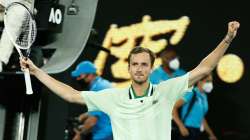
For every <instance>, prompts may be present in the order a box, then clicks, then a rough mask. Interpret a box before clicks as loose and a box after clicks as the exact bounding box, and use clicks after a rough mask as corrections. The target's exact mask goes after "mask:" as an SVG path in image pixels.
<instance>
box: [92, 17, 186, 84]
mask: <svg viewBox="0 0 250 140" xmlns="http://www.w3.org/2000/svg"><path fill="white" fill-rule="evenodd" d="M189 23H190V20H189V18H188V17H186V16H183V17H181V18H179V19H177V20H156V21H151V17H150V16H149V15H146V16H144V17H143V18H142V22H141V23H135V24H131V25H129V26H123V27H120V28H118V26H117V25H116V24H112V25H111V26H110V29H109V30H108V31H107V33H106V36H105V38H104V41H103V44H102V46H103V47H105V48H106V49H109V50H110V52H111V54H112V55H113V56H116V57H117V58H118V60H117V61H116V62H115V63H113V64H112V66H111V73H112V75H113V77H114V78H119V79H125V81H124V82H122V83H117V86H123V85H127V83H128V82H129V79H130V75H129V73H128V71H127V70H128V67H127V66H128V65H127V62H126V61H127V57H128V54H129V52H130V50H131V49H132V48H134V47H135V46H136V45H137V44H136V43H137V42H136V41H137V40H138V39H140V38H141V42H140V44H139V45H140V46H142V47H146V48H149V49H150V50H152V51H153V52H154V53H159V52H161V51H162V50H163V49H164V48H166V47H167V46H168V44H169V43H170V44H171V45H176V44H178V43H179V42H180V41H181V39H182V38H183V36H184V34H185V32H186V30H187V27H188V25H189ZM168 33H173V34H171V37H170V39H169V40H166V39H164V38H162V39H158V40H153V39H152V38H153V37H154V36H157V35H164V34H168ZM107 57H108V54H107V53H106V52H103V51H100V52H99V54H98V55H97V58H96V60H95V62H94V63H95V65H96V66H97V69H98V73H99V74H102V73H103V69H104V66H105V63H106V61H107ZM159 64H161V61H160V59H159V58H157V59H156V63H155V66H158V65H159Z"/></svg>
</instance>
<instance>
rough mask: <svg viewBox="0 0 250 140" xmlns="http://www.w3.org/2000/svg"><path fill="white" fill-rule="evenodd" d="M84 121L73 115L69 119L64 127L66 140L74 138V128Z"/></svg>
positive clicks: (77, 127)
mask: <svg viewBox="0 0 250 140" xmlns="http://www.w3.org/2000/svg"><path fill="white" fill-rule="evenodd" d="M81 125H82V123H81V122H80V121H79V119H78V118H77V117H71V118H68V119H67V123H66V127H65V129H64V140H72V138H73V137H74V135H75V131H74V129H78V130H79V128H80V127H81Z"/></svg>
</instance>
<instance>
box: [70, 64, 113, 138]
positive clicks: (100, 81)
mask: <svg viewBox="0 0 250 140" xmlns="http://www.w3.org/2000/svg"><path fill="white" fill-rule="evenodd" d="M71 76H72V77H74V78H76V80H77V81H78V82H79V83H80V84H88V85H89V90H90V91H100V90H103V89H107V88H111V87H112V84H111V82H109V81H108V80H106V79H104V78H102V77H101V76H98V75H97V74H96V67H95V65H94V64H93V63H92V62H90V61H82V62H81V63H79V64H78V65H77V67H76V69H75V70H74V71H72V72H71ZM79 121H80V122H82V123H83V125H82V126H81V127H80V128H79V129H78V130H77V129H75V136H74V137H73V139H72V140H81V135H82V134H83V135H85V134H87V133H89V132H90V130H91V132H92V140H112V139H113V136H112V129H111V123H110V118H109V117H108V115H107V114H105V113H104V112H102V111H90V112H86V113H82V114H80V115H79Z"/></svg>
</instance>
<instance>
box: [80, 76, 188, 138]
mask: <svg viewBox="0 0 250 140" xmlns="http://www.w3.org/2000/svg"><path fill="white" fill-rule="evenodd" d="M188 79H189V73H187V74H185V75H184V76H181V77H177V78H173V79H170V80H167V81H163V82H161V83H160V84H158V85H150V87H149V89H148V93H147V96H144V97H141V98H135V97H134V96H133V94H132V93H131V92H133V91H132V90H131V88H130V87H129V88H111V89H105V90H102V91H98V94H93V93H92V92H93V91H83V92H82V93H81V95H82V97H83V98H84V101H85V102H86V105H87V107H88V110H89V111H95V110H100V111H103V112H105V113H107V114H108V115H109V116H110V119H111V124H112V130H113V136H114V140H171V119H172V109H173V106H174V103H175V101H176V100H177V99H178V98H179V97H181V96H182V94H184V93H185V91H187V90H188Z"/></svg>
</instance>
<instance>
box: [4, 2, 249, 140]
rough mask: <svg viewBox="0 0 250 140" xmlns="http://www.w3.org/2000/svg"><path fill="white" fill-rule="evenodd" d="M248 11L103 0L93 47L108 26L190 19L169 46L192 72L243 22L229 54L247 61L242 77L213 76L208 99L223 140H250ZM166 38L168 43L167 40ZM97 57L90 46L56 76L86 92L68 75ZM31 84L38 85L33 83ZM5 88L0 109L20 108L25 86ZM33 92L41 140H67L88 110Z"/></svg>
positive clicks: (235, 5)
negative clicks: (72, 121)
mask: <svg viewBox="0 0 250 140" xmlns="http://www.w3.org/2000/svg"><path fill="white" fill-rule="evenodd" d="M76 2H77V0H76ZM248 9H249V7H248V4H246V1H228V0H220V1H215V0H210V1H207V0H203V1H194V0H189V1H184V0H174V1H166V0H154V1H150V0H147V1H146V0H144V1H143V0H134V1H131V0H124V1H119V0H100V1H99V4H98V8H97V13H96V18H95V21H94V26H93V28H95V29H96V30H97V31H98V33H99V35H98V36H97V37H95V38H94V41H95V42H97V43H99V44H101V43H102V41H103V39H104V37H105V34H106V32H107V30H108V29H109V27H110V24H113V23H115V24H118V27H122V26H128V25H130V24H134V23H139V22H141V20H142V17H143V16H144V15H150V16H151V17H152V21H155V20H159V19H163V20H175V19H178V18H180V17H182V16H188V17H189V18H190V21H191V23H190V25H189V26H188V28H187V31H186V34H185V35H184V37H183V39H182V40H181V42H180V43H178V44H177V45H176V46H171V44H170V45H169V46H168V47H174V48H176V50H177V52H178V54H179V56H180V58H181V59H180V60H181V67H182V68H184V69H185V70H187V71H188V70H191V69H192V68H194V67H195V66H196V65H197V64H199V62H200V61H201V60H202V59H203V58H204V57H205V56H206V55H207V54H208V53H209V52H210V51H212V50H213V49H214V48H215V47H216V45H217V44H218V43H219V42H220V41H221V40H222V39H223V37H224V36H225V34H226V32H227V23H228V22H229V21H231V20H237V21H239V22H240V23H241V27H240V29H239V31H238V36H237V37H236V38H235V40H234V41H233V43H232V44H231V47H230V48H229V50H228V51H227V53H233V54H236V55H238V56H239V57H240V58H241V59H242V60H243V62H244V66H245V71H244V75H243V77H242V78H241V80H239V81H238V82H236V83H233V84H227V83H225V82H223V81H221V80H220V79H219V78H218V76H217V74H216V73H215V72H214V90H213V92H212V93H211V94H209V96H208V97H209V107H210V108H209V112H208V115H207V120H208V122H209V124H210V126H211V127H212V128H213V130H214V131H215V134H216V135H217V136H218V139H219V140H250V136H249V134H250V119H249V118H250V109H249V106H250V102H249V97H250V95H249V93H248V92H249V88H248V87H249V82H250V79H249V77H250V75H249V65H250V64H249V63H250V58H249V56H248V55H247V54H249V51H250V49H249V48H248V42H249V41H248V36H249V31H250V30H249V29H250V28H249V25H250V24H249V22H250V19H249V15H248V14H249V10H248ZM72 28H73V27H72ZM162 37H163V38H164V37H166V39H168V37H169V36H162ZM90 39H93V38H90ZM42 41H44V40H42ZM92 41H93V40H92ZM98 52H99V50H98V48H97V47H94V46H93V45H90V44H87V45H86V47H85V49H84V51H83V52H82V55H81V56H80V57H79V59H78V60H77V61H76V63H75V64H74V65H73V66H72V67H71V68H70V69H68V70H67V71H65V72H63V73H60V74H56V75H53V76H54V77H55V78H56V79H59V80H60V81H62V82H65V83H66V84H69V85H71V86H73V87H74V88H76V89H87V86H84V87H81V86H79V85H78V84H77V83H76V81H75V80H74V79H72V78H71V77H70V72H71V71H72V70H73V69H74V68H75V66H76V65H77V64H78V62H80V61H82V60H85V59H89V60H94V59H95V57H96V56H97V54H98ZM109 59H111V60H112V61H109V63H111V62H114V61H116V59H114V58H112V56H110V57H109ZM106 66H107V68H105V69H107V70H106V71H105V73H104V75H102V76H103V77H105V78H106V79H109V80H111V81H113V80H115V79H113V78H112V76H111V73H110V71H109V66H110V64H108V65H106ZM11 77H12V76H11ZM12 78H13V77H12ZM12 78H9V82H10V83H11V82H13V81H14V79H15V78H17V77H14V78H13V79H12ZM21 78H22V77H21V76H20V75H19V76H18V78H17V79H18V80H20V81H21V80H23V79H21ZM33 80H34V79H33ZM20 81H19V82H16V81H15V83H20ZM32 82H33V83H36V82H35V80H34V81H32ZM3 83H7V82H6V80H1V85H4V84H3ZM16 87H17V88H16ZM1 88H2V87H1ZM5 88H6V89H4V90H2V91H0V93H4V92H5V91H6V93H8V94H9V95H8V97H5V96H4V94H1V96H0V97H1V104H8V105H9V104H12V106H17V104H18V102H21V101H22V100H20V99H21V97H20V96H17V95H18V92H17V91H20V90H24V89H23V88H24V87H23V85H20V84H19V85H18V84H16V85H15V88H16V89H14V88H13V87H12V86H10V85H8V86H6V87H5ZM34 88H38V89H39V91H40V93H41V94H39V95H37V96H38V98H39V99H40V98H41V99H42V111H41V115H40V120H39V121H40V123H39V140H54V139H64V128H65V126H66V125H67V122H66V120H67V119H68V118H70V117H74V116H77V115H78V114H79V113H81V112H84V111H86V108H83V107H81V106H78V105H73V104H69V103H66V102H65V101H63V100H62V99H60V98H59V97H57V96H56V95H54V94H52V93H51V92H50V91H49V90H48V89H47V88H44V87H43V86H42V87H41V86H40V85H39V84H38V85H37V87H34ZM40 88H41V89H40ZM11 109H12V108H11ZM13 110H14V109H13ZM7 116H8V115H7ZM6 133H8V132H6Z"/></svg>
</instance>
